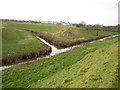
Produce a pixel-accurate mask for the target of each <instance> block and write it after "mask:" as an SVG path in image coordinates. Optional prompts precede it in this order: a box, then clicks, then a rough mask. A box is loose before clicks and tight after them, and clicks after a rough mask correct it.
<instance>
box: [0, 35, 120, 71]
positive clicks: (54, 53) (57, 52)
mask: <svg viewBox="0 0 120 90" xmlns="http://www.w3.org/2000/svg"><path fill="white" fill-rule="evenodd" d="M117 36H120V34H117V35H112V36H108V37H104V38H102V39H99V40H94V41H91V42H89V43H95V42H97V41H103V40H106V39H110V38H115V37H117ZM36 38H37V39H39V40H41V41H42V42H43V43H45V44H46V45H48V46H49V47H51V49H52V52H51V53H50V54H49V55H47V56H45V57H42V58H40V57H38V58H37V59H34V60H30V61H26V62H21V63H18V64H14V65H8V66H2V67H0V70H3V69H6V68H10V67H15V66H18V65H22V64H27V63H31V62H35V61H38V60H40V59H43V58H50V57H52V56H54V55H57V54H60V53H63V52H66V51H68V50H71V49H73V48H76V47H81V46H84V44H80V45H74V46H72V47H68V48H64V49H57V48H56V47H55V46H53V45H51V44H50V43H48V42H47V41H45V40H44V39H42V38H40V37H38V36H36Z"/></svg>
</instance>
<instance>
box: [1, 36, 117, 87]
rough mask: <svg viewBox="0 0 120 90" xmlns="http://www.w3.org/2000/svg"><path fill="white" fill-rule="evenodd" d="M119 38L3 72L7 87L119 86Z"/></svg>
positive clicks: (4, 85)
mask: <svg viewBox="0 0 120 90" xmlns="http://www.w3.org/2000/svg"><path fill="white" fill-rule="evenodd" d="M117 49H118V38H115V39H111V40H106V41H101V42H97V43H93V44H90V45H88V46H83V47H80V48H76V49H73V50H70V51H68V52H65V53H62V54H59V55H56V56H54V57H51V58H48V59H43V60H40V61H38V62H36V63H32V64H27V65H21V66H16V67H12V68H9V69H5V70H3V88H41V87H42V88H43V87H44V88H52V87H53V88H78V87H80V88H81V87H83V88H100V87H102V88H111V87H116V86H115V85H117V84H116V80H115V78H116V76H117V68H118V62H117V56H118V52H117V51H118V50H117Z"/></svg>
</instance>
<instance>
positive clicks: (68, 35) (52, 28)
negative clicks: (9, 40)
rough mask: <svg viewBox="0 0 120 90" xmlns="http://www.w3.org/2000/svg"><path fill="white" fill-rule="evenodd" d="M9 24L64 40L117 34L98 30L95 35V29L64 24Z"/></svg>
mask: <svg viewBox="0 0 120 90" xmlns="http://www.w3.org/2000/svg"><path fill="white" fill-rule="evenodd" d="M9 24H10V25H11V27H12V26H14V27H12V28H16V29H28V30H33V31H37V32H44V33H47V34H48V35H50V36H52V37H54V38H55V39H60V40H64V41H70V40H86V39H90V38H96V37H99V36H108V35H112V34H117V32H108V31H102V30H100V31H99V33H98V36H97V31H96V30H86V29H85V28H77V27H75V26H66V25H52V24H33V23H16V22H9Z"/></svg>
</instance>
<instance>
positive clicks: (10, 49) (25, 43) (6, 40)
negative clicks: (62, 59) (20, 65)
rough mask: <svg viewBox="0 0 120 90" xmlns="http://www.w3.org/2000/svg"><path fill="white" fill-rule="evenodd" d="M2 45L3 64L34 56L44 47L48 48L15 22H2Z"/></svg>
mask: <svg viewBox="0 0 120 90" xmlns="http://www.w3.org/2000/svg"><path fill="white" fill-rule="evenodd" d="M2 46H3V47H2V52H3V53H2V54H3V62H2V63H3V64H8V63H9V64H10V63H13V62H16V61H19V59H26V58H28V59H29V58H32V57H34V56H35V55H32V54H34V52H36V51H38V52H39V53H40V52H41V50H43V48H45V49H47V48H48V47H47V46H46V45H44V44H43V43H42V42H41V41H40V40H38V39H36V38H35V37H34V36H33V35H32V34H31V33H29V32H26V31H23V30H21V29H19V28H17V26H16V25H15V24H12V23H5V22H3V23H2ZM30 54H31V55H30ZM25 55H27V56H25Z"/></svg>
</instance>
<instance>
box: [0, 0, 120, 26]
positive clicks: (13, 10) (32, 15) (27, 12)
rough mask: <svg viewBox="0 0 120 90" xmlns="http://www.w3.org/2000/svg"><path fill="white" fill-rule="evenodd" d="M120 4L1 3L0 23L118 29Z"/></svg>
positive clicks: (73, 0)
mask: <svg viewBox="0 0 120 90" xmlns="http://www.w3.org/2000/svg"><path fill="white" fill-rule="evenodd" d="M118 1H119V0H0V2H1V4H0V11H1V13H0V19H15V20H40V21H46V20H52V21H64V22H70V23H80V22H81V21H85V22H86V23H87V24H92V25H94V24H101V25H105V26H107V25H117V24H118Z"/></svg>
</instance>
